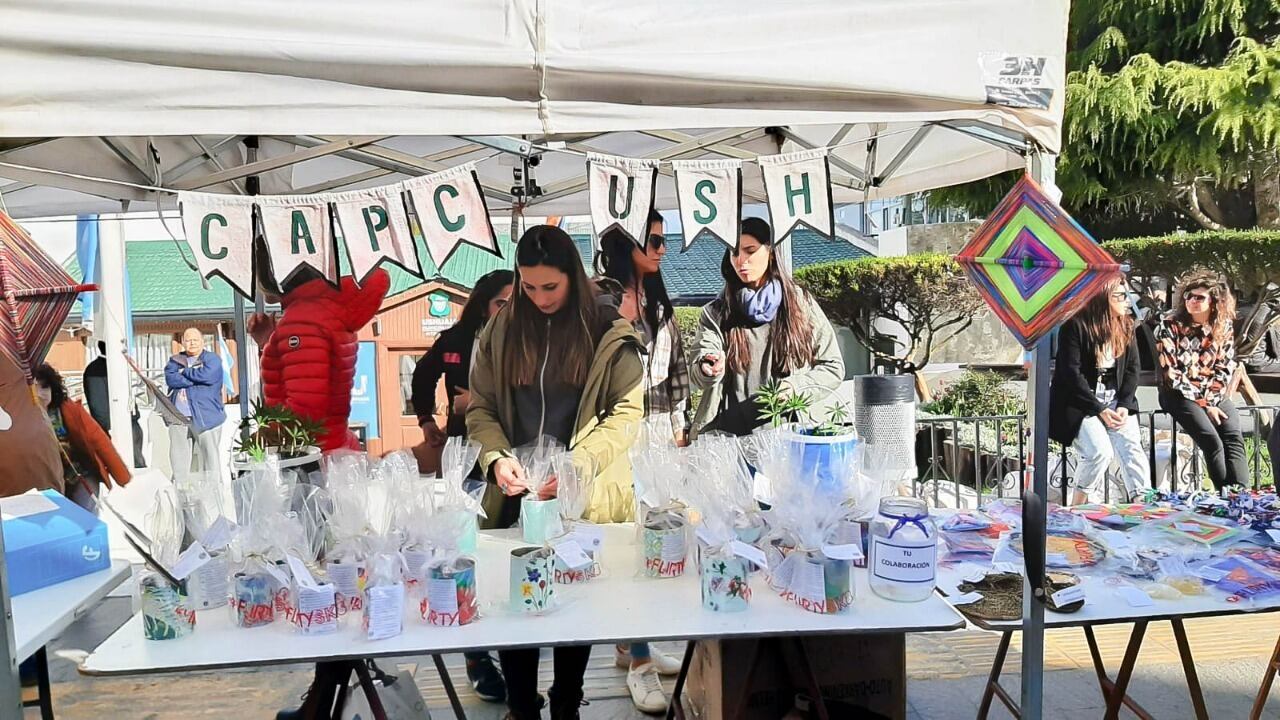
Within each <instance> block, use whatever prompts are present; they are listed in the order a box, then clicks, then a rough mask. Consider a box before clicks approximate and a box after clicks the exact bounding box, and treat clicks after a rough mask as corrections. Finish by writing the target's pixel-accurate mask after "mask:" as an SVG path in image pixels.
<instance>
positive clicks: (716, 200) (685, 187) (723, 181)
mask: <svg viewBox="0 0 1280 720" xmlns="http://www.w3.org/2000/svg"><path fill="white" fill-rule="evenodd" d="M671 165H672V167H673V168H674V169H675V173H676V198H677V199H678V200H679V203H680V226H681V227H682V228H684V249H685V250H688V249H689V246H690V245H692V244H693V241H694V240H697V239H699V238H701V237H703V236H708V237H713V238H715V239H717V240H719V241H720V242H723V243H724V244H725V245H728V246H729V247H730V248H736V247H738V237H739V236H740V235H741V234H742V233H741V232H740V227H739V226H740V225H741V224H742V223H741V221H740V220H739V218H740V217H741V212H740V209H741V206H742V161H741V160H673V161H672V162H671Z"/></svg>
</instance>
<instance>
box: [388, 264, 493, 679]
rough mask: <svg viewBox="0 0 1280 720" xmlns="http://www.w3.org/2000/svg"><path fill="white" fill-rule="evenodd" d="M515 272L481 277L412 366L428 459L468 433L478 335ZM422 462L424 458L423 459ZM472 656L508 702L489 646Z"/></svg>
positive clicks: (475, 668)
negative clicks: (441, 400) (442, 414)
mask: <svg viewBox="0 0 1280 720" xmlns="http://www.w3.org/2000/svg"><path fill="white" fill-rule="evenodd" d="M514 277H515V273H513V272H511V271H510V270H494V271H493V272H491V273H489V274H487V275H485V276H483V277H481V278H480V279H479V280H477V281H476V285H475V287H474V288H472V290H471V297H469V298H467V304H466V305H464V306H463V307H462V314H461V316H460V317H459V318H458V322H457V323H455V324H454V325H453V326H452V327H450V328H449V329H447V330H445V331H444V332H442V333H440V337H438V338H436V342H435V344H434V345H432V346H431V349H430V350H429V351H427V354H426V355H424V356H422V359H421V360H419V361H418V365H417V366H416V367H415V368H414V369H413V395H412V396H411V400H410V401H411V402H412V404H413V411H414V412H415V413H417V415H418V425H419V426H420V427H421V428H422V431H423V434H424V435H425V436H426V440H425V442H424V443H423V445H420V446H419V447H418V448H415V451H414V454H415V455H418V456H419V458H423V457H426V456H428V455H433V456H434V458H433V459H431V460H428V461H427V463H426V464H427V465H431V464H432V463H434V464H435V465H436V466H438V465H439V455H440V449H441V448H443V447H444V443H445V440H447V439H448V438H451V437H460V436H465V435H466V434H467V420H466V413H467V406H468V405H470V404H471V391H470V390H469V388H470V387H471V384H470V383H469V382H468V376H469V375H470V373H471V352H472V350H473V349H474V348H475V344H476V338H477V337H478V336H479V335H480V331H481V330H483V329H484V326H485V323H487V322H488V321H489V318H491V317H493V316H494V315H497V314H498V311H499V310H501V309H502V308H504V307H506V304H507V301H509V300H510V299H511V287H512V283H513V282H514ZM441 377H444V390H445V396H446V397H447V398H448V405H447V406H446V408H447V411H446V420H445V429H444V430H441V429H440V426H439V425H438V424H436V419H435V415H436V386H438V385H439V384H440V378H441ZM419 463H420V464H421V463H422V460H421V459H420V460H419ZM465 656H466V660H467V679H468V680H470V681H471V687H472V688H474V689H475V691H476V695H478V696H479V697H480V699H481V700H485V701H488V702H495V703H498V702H504V701H505V700H506V699H507V686H506V683H505V682H503V680H502V673H500V672H498V667H497V666H496V665H495V664H494V662H493V659H492V658H491V657H490V656H489V653H487V652H470V653H465Z"/></svg>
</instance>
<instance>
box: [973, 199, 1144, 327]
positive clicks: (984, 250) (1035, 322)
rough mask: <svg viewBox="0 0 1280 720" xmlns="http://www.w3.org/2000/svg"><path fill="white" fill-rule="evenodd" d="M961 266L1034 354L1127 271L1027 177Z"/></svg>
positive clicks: (982, 231) (998, 208) (1003, 203)
mask: <svg viewBox="0 0 1280 720" xmlns="http://www.w3.org/2000/svg"><path fill="white" fill-rule="evenodd" d="M956 262H958V263H960V264H961V265H962V266H963V267H964V269H965V272H966V273H968V274H969V277H970V278H971V279H972V280H973V282H974V284H975V285H976V286H977V288H978V294H979V295H981V296H982V299H983V300H986V302H987V305H989V306H991V309H992V311H994V312H995V314H996V315H997V316H998V317H999V318H1000V321H1001V322H1003V323H1004V325H1005V327H1007V328H1009V332H1011V333H1013V336H1014V337H1016V338H1017V339H1018V342H1020V343H1022V346H1023V347H1024V348H1027V349H1028V350H1029V349H1031V348H1032V347H1034V346H1035V344H1036V342H1037V341H1039V340H1040V339H1041V338H1042V337H1044V336H1045V335H1046V334H1048V333H1049V332H1051V331H1052V330H1053V329H1054V328H1056V327H1057V326H1058V325H1060V324H1062V323H1063V321H1065V320H1066V319H1067V318H1069V317H1071V316H1072V315H1073V314H1075V313H1076V312H1077V311H1078V310H1080V308H1082V307H1084V306H1085V304H1087V303H1088V302H1089V300H1090V299H1091V298H1092V297H1093V296H1094V295H1096V294H1097V293H1098V292H1099V291H1100V290H1102V288H1104V287H1105V286H1106V284H1107V283H1108V282H1109V281H1110V280H1111V279H1112V278H1114V277H1115V276H1116V275H1118V274H1120V273H1122V272H1124V271H1125V270H1126V269H1127V268H1126V267H1125V266H1123V265H1121V264H1119V263H1117V262H1116V260H1115V258H1113V257H1112V256H1111V254H1110V253H1108V252H1107V251H1106V250H1103V249H1102V246H1100V245H1098V243H1097V242H1096V241H1095V240H1094V239H1093V237H1092V236H1090V235H1089V233H1088V232H1087V231H1085V229H1084V228H1082V227H1080V224H1079V223H1077V222H1076V221H1075V220H1073V219H1072V218H1071V216H1070V215H1068V214H1067V213H1066V211H1064V210H1063V209H1062V208H1060V207H1058V205H1057V204H1055V203H1054V202H1053V201H1052V200H1050V199H1049V198H1048V197H1047V196H1046V195H1045V193H1044V191H1043V190H1042V189H1041V188H1040V186H1039V185H1037V184H1036V182H1035V181H1034V180H1032V179H1031V177H1030V176H1025V175H1024V176H1023V178H1022V179H1021V180H1019V181H1018V183H1017V184H1016V185H1014V186H1013V189H1012V190H1010V191H1009V194H1008V195H1005V196H1004V199H1003V200H1001V201H1000V204H999V205H997V206H996V209H995V210H994V211H992V213H991V214H990V215H988V216H987V220H986V222H984V223H982V226H981V227H979V228H978V231H977V232H976V233H975V234H974V236H973V238H972V239H970V240H969V243H968V244H967V245H965V247H964V249H963V250H961V251H960V254H959V255H956Z"/></svg>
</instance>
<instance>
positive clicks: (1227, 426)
mask: <svg viewBox="0 0 1280 720" xmlns="http://www.w3.org/2000/svg"><path fill="white" fill-rule="evenodd" d="M1235 316H1236V301H1235V298H1234V297H1233V296H1232V295H1231V290H1230V289H1229V288H1228V287H1227V286H1226V285H1225V284H1224V283H1223V282H1222V281H1221V280H1220V279H1219V278H1218V277H1217V276H1216V275H1213V274H1212V273H1204V272H1201V273H1193V274H1191V275H1190V276H1189V277H1187V279H1185V280H1184V281H1183V282H1182V285H1181V287H1180V288H1179V289H1178V293H1177V299H1176V301H1175V303H1174V310H1173V312H1171V313H1169V314H1168V315H1166V316H1165V317H1164V318H1162V319H1161V320H1160V324H1159V325H1157V326H1156V350H1157V351H1158V353H1159V356H1160V407H1161V408H1163V409H1164V411H1165V412H1167V413H1169V414H1170V415H1172V416H1173V419H1174V421H1175V422H1177V424H1178V427H1180V428H1182V430H1184V431H1185V432H1186V433H1187V434H1188V435H1190V436H1191V439H1192V440H1193V441H1195V444H1196V447H1198V448H1200V452H1202V453H1204V460H1205V465H1207V466H1208V470H1209V479H1210V480H1212V481H1213V486H1214V487H1215V488H1218V489H1222V488H1224V487H1227V486H1228V485H1243V484H1245V482H1246V481H1247V480H1248V478H1249V467H1248V463H1246V462H1245V455H1244V435H1243V434H1242V433H1241V432H1240V415H1239V414H1238V413H1237V412H1236V407H1235V405H1233V404H1232V402H1231V398H1230V397H1229V392H1228V391H1229V388H1230V386H1231V381H1232V376H1233V375H1234V374H1235V371H1236V353H1235V340H1234V336H1233V333H1234V332H1235V328H1234V327H1233V321H1234V320H1235Z"/></svg>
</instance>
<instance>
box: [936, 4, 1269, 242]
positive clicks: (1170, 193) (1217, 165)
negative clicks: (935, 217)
mask: <svg viewBox="0 0 1280 720" xmlns="http://www.w3.org/2000/svg"><path fill="white" fill-rule="evenodd" d="M1066 60H1067V82H1066V115H1065V118H1064V126H1063V151H1062V155H1061V156H1060V158H1059V160H1058V172H1057V184H1058V186H1059V187H1060V188H1061V189H1062V191H1063V205H1064V206H1066V207H1067V208H1068V209H1070V210H1071V212H1072V214H1073V215H1074V216H1075V217H1076V218H1077V219H1079V220H1080V221H1081V223H1082V224H1083V225H1084V226H1085V227H1087V228H1089V229H1090V230H1092V231H1093V232H1094V233H1095V234H1096V235H1098V236H1099V237H1126V236H1133V235H1149V234H1158V233H1167V232H1172V231H1174V230H1199V229H1204V230H1223V229H1227V228H1250V227H1255V226H1257V227H1262V228H1273V229H1280V155H1278V154H1277V150H1278V149H1280V0H1202V1H1200V2H1190V1H1188V0H1077V1H1076V2H1073V3H1072V4H1071V18H1070V24H1069V27H1068V37H1067V58H1066ZM1015 176H1016V174H1005V175H1001V176H997V177H994V178H989V179H987V180H985V181H981V182H977V183H971V184H968V185H964V186H960V187H957V188H951V189H946V190H941V191H936V192H935V193H934V194H933V196H932V200H933V202H934V203H940V204H944V205H955V206H960V207H966V208H969V209H970V210H971V211H973V212H975V213H978V214H982V213H986V212H989V211H990V210H991V208H993V207H994V206H995V204H996V203H997V202H998V201H999V199H1000V197H1001V196H1003V195H1004V193H1005V192H1007V191H1008V189H1009V188H1010V187H1011V186H1012V185H1013V182H1014V179H1015Z"/></svg>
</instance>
